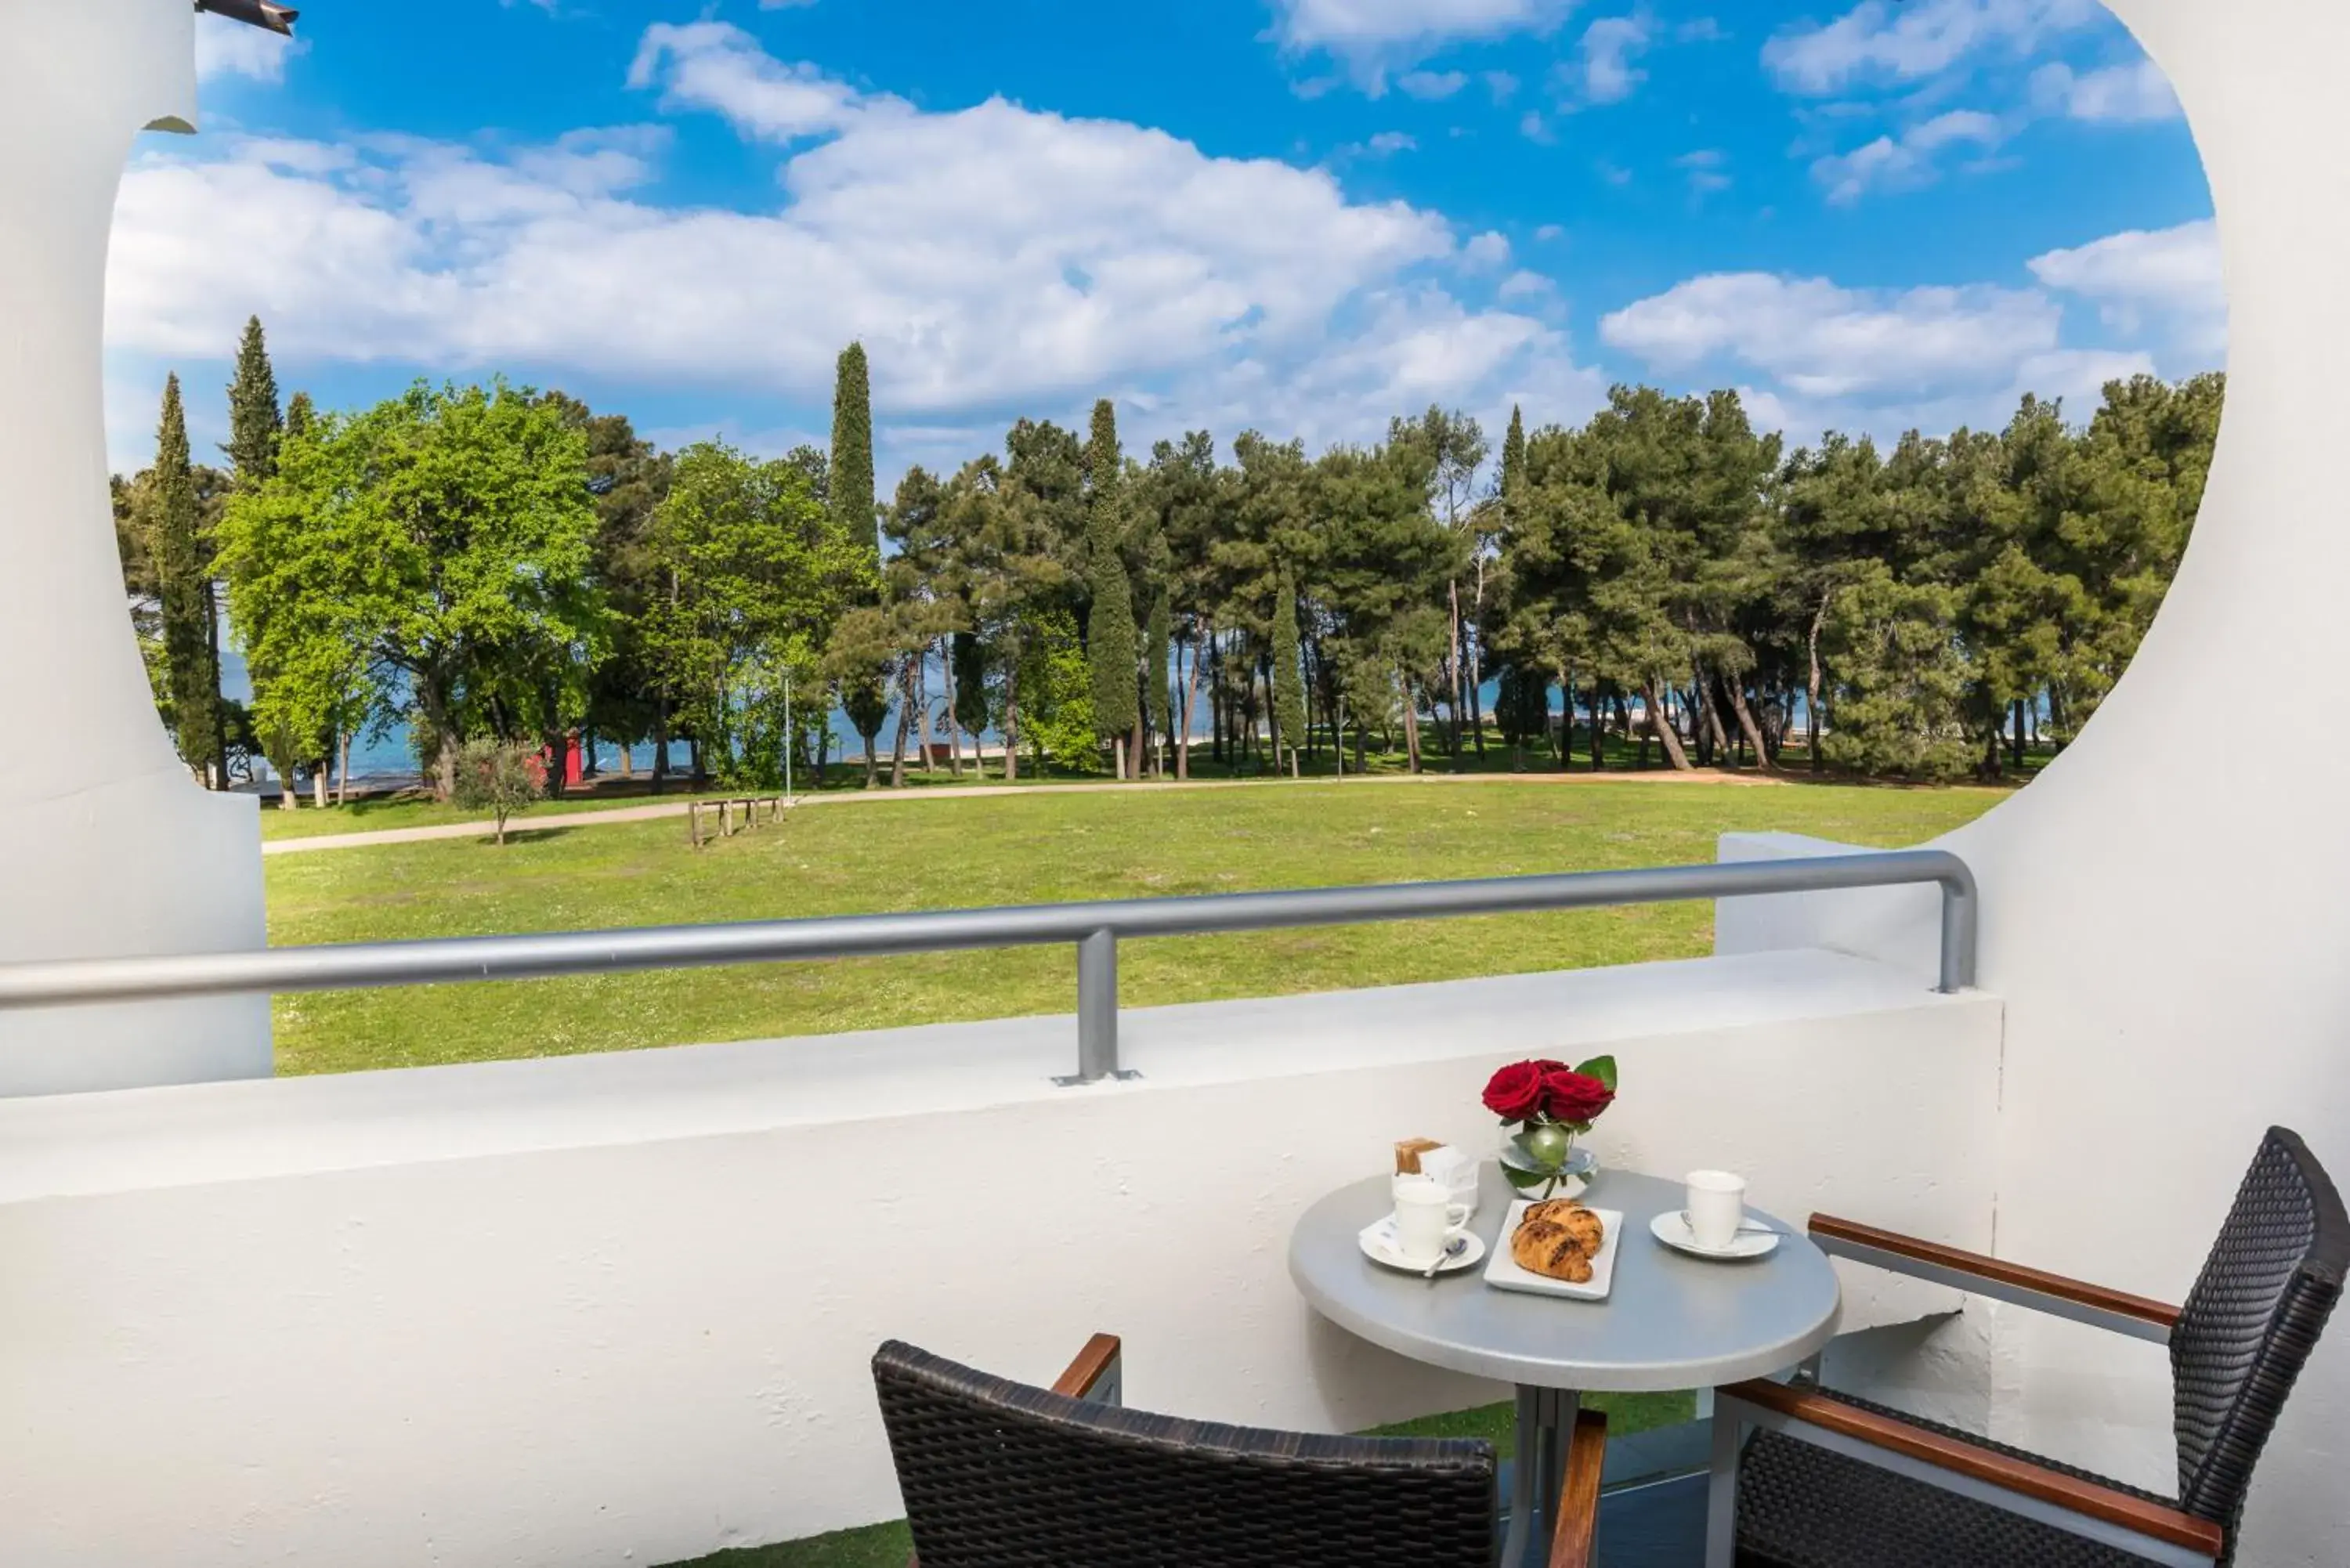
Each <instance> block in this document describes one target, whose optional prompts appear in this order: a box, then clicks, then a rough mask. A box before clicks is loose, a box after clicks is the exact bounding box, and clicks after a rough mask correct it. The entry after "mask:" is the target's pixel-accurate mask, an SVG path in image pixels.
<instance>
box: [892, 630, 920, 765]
mask: <svg viewBox="0 0 2350 1568" xmlns="http://www.w3.org/2000/svg"><path fill="white" fill-rule="evenodd" d="M917 662H918V660H916V659H913V658H909V659H907V660H906V664H905V668H904V669H903V670H901V671H900V672H899V676H898V738H897V739H896V740H894V741H892V742H889V787H890V788H891V789H904V788H905V787H906V729H907V726H908V725H909V724H910V723H911V722H913V717H914V667H915V665H916V663H917Z"/></svg>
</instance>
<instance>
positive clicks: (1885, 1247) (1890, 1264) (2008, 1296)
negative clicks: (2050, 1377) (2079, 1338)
mask: <svg viewBox="0 0 2350 1568" xmlns="http://www.w3.org/2000/svg"><path fill="white" fill-rule="evenodd" d="M1807 1229H1808V1230H1809V1231H1810V1233H1811V1237H1812V1240H1813V1241H1816V1242H1818V1243H1820V1245H1821V1247H1822V1249H1823V1250H1824V1251H1827V1252H1829V1253H1830V1254H1832V1255H1835V1256H1841V1257H1847V1258H1852V1259H1854V1260H1856V1261H1857V1262H1866V1263H1873V1264H1875V1265H1877V1267H1879V1268H1884V1269H1890V1270H1892V1271H1894V1272H1897V1273H1904V1274H1910V1275H1913V1276H1915V1277H1917V1278H1919V1279H1929V1280H1935V1281H1938V1282H1940V1283H1943V1284H1950V1285H1956V1286H1957V1287H1958V1288H1959V1289H1960V1290H1971V1291H1974V1292H1975V1293H1978V1294H1981V1295H1989V1296H1992V1297H1995V1298H1997V1299H1998V1300H2001V1301H2006V1302H2013V1303H2016V1304H2017V1305H2019V1306H2028V1307H2035V1308H2038V1309H2039V1310H2041V1311H2043V1312H2052V1313H2055V1314H2058V1315H2060V1316H2064V1317H2070V1318H2074V1319H2077V1320H2079V1321H2081V1322H2085V1323H2089V1324H2095V1325H2096V1326H2098V1327H2101V1328H2111V1329H2116V1330H2118V1331H2119V1332H2121V1333H2124V1334H2135V1335H2136V1336H2137V1337H2139V1338H2142V1339H2152V1340H2156V1341H2164V1340H2168V1338H2169V1337H2170V1331H2171V1328H2172V1327H2173V1326H2174V1325H2175V1324H2177V1323H2178V1308H2177V1307H2175V1306H2169V1305H2166V1304H2165V1303H2161V1302H2158V1301H2149V1300H2148V1299H2147V1298H2146V1297H2145V1296H2134V1295H2130V1294H2128V1293H2126V1292H2123V1291H2114V1290H2107V1289H2106V1287H2105V1286H2103V1285H2092V1284H2086V1283H2084V1282H2081V1281H2079V1280H2070V1279H2066V1278H2065V1277H2064V1275H2062V1274H2052V1273H2049V1272H2046V1271H2045V1270H2043V1269H2027V1268H2025V1267H2023V1266H2022V1264H2020V1263H2011V1262H2005V1261H2004V1260H2002V1259H1999V1258H1987V1257H1984V1256H1983V1255H1982V1254H1981V1253H1980V1252H1968V1251H1960V1249H1959V1248H1956V1247H1945V1246H1943V1245H1942V1244H1941V1243H1939V1242H1938V1241H1919V1240H1918V1238H1917V1237H1915V1236H1904V1235H1902V1234H1901V1233H1900V1232H1899V1231H1882V1230H1879V1229H1877V1227H1876V1226H1874V1225H1863V1224H1861V1223H1860V1222H1859V1221H1858V1220H1839V1219H1837V1218H1836V1217H1835V1215H1833V1214H1814V1215H1813V1216H1812V1220H1811V1224H1810V1225H1809V1226H1808V1227H1807Z"/></svg>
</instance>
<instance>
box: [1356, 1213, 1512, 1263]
mask: <svg viewBox="0 0 2350 1568" xmlns="http://www.w3.org/2000/svg"><path fill="white" fill-rule="evenodd" d="M1355 1240H1356V1241H1358V1242H1360V1243H1361V1245H1362V1249H1363V1256H1365V1257H1366V1258H1368V1259H1369V1260H1370V1261H1371V1262H1374V1263H1384V1264H1385V1265H1386V1266H1387V1267H1388V1268H1390V1269H1398V1270H1400V1271H1401V1272H1404V1273H1407V1274H1424V1273H1426V1272H1428V1265H1427V1264H1426V1263H1414V1262H1409V1261H1407V1260H1406V1259H1405V1258H1404V1256H1403V1255H1402V1254H1401V1253H1399V1252H1398V1251H1396V1250H1395V1216H1394V1215H1392V1214H1387V1215H1382V1216H1380V1217H1379V1218H1378V1219H1377V1220H1373V1221H1372V1222H1371V1223H1369V1224H1368V1225H1366V1226H1364V1227H1363V1229H1362V1230H1361V1231H1360V1232H1359V1233H1357V1236H1356V1237H1355ZM1459 1240H1460V1241H1461V1243H1462V1244H1461V1250H1460V1251H1457V1252H1454V1253H1453V1254H1451V1256H1450V1257H1448V1258H1446V1259H1445V1260H1444V1262H1442V1263H1440V1264H1439V1265H1438V1266H1437V1270H1436V1272H1438V1273H1440V1274H1457V1273H1459V1272H1461V1270H1463V1269H1473V1268H1475V1267H1476V1266H1477V1263H1478V1262H1479V1260H1481V1259H1482V1258H1483V1257H1484V1255H1485V1243H1484V1242H1483V1241H1481V1240H1479V1239H1478V1237H1477V1233H1476V1232H1475V1231H1470V1232H1469V1233H1467V1234H1465V1235H1463V1236H1461V1238H1460V1239H1459Z"/></svg>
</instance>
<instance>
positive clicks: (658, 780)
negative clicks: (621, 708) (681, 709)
mask: <svg viewBox="0 0 2350 1568" xmlns="http://www.w3.org/2000/svg"><path fill="white" fill-rule="evenodd" d="M784 744H785V745H787V746H795V745H797V744H799V737H798V736H796V735H786V736H785V737H784ZM668 787H669V704H668V703H666V702H661V703H658V704H656V705H655V707H654V709H653V793H654V794H660V793H661V791H663V790H665V789H667V788H668Z"/></svg>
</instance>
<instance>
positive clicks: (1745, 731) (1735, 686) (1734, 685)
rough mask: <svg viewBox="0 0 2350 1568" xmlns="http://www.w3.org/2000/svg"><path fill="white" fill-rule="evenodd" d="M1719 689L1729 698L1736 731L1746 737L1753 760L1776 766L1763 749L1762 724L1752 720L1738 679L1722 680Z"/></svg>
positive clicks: (1761, 763)
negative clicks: (1735, 722) (1734, 717)
mask: <svg viewBox="0 0 2350 1568" xmlns="http://www.w3.org/2000/svg"><path fill="white" fill-rule="evenodd" d="M1721 690H1722V691H1723V692H1724V693H1725V694H1726V695H1727V696H1728V697H1729V698H1730V711H1731V713H1733V714H1734V715H1736V716H1737V719H1738V732H1739V733H1740V734H1742V735H1743V736H1745V737H1746V746H1747V750H1749V751H1750V752H1752V753H1753V755H1754V760H1755V762H1756V763H1759V764H1760V765H1762V766H1763V767H1767V768H1776V767H1777V766H1778V765H1779V764H1778V760H1777V759H1776V758H1774V757H1773V756H1772V755H1771V753H1769V752H1767V751H1765V750H1764V749H1763V726H1761V725H1760V724H1757V723H1756V722H1754V710H1753V708H1752V707H1751V706H1750V705H1749V704H1748V703H1747V701H1746V691H1745V688H1744V687H1743V686H1742V685H1741V684H1740V683H1739V682H1738V681H1735V680H1722V681H1721Z"/></svg>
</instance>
